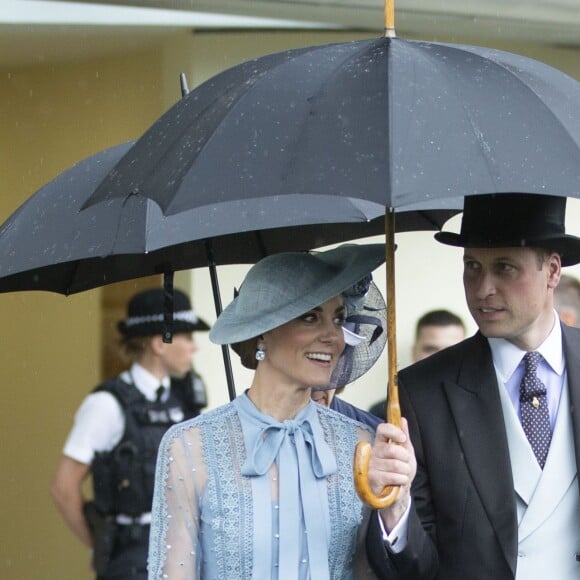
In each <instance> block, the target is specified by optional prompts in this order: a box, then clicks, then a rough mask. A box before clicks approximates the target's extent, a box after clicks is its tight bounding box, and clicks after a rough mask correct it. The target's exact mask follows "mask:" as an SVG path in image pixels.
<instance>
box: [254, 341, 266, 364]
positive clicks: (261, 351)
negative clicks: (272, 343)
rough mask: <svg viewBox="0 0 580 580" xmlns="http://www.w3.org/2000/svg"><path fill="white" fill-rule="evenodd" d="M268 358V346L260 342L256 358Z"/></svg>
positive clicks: (259, 359)
mask: <svg viewBox="0 0 580 580" xmlns="http://www.w3.org/2000/svg"><path fill="white" fill-rule="evenodd" d="M265 358H266V347H265V346H264V343H263V342H259V343H258V344H257V348H256V360H257V361H261V360H264V359H265Z"/></svg>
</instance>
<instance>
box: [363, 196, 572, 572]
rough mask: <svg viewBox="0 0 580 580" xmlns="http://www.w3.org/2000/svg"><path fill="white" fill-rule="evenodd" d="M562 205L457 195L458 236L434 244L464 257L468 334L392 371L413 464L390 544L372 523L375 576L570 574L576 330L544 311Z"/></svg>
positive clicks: (555, 267)
mask: <svg viewBox="0 0 580 580" xmlns="http://www.w3.org/2000/svg"><path fill="white" fill-rule="evenodd" d="M565 204H566V200H565V198H559V197H552V196H546V195H523V194H503V195H489V196H485V195H482V196H471V197H467V198H466V200H465V207H464V213H463V220H462V225H461V232H460V233H459V234H454V233H450V232H440V233H438V234H436V238H437V240H438V241H439V242H441V243H444V244H448V245H453V246H459V247H463V248H464V255H463V262H464V274H463V281H464V287H465V295H466V299H467V304H468V306H469V310H470V312H471V314H472V316H473V318H474V319H475V321H476V323H477V325H478V327H479V332H478V333H477V334H475V336H473V337H471V338H468V339H467V340H465V341H463V342H461V343H459V344H457V345H455V346H452V347H451V348H448V349H446V350H444V351H442V352H439V353H437V354H435V355H433V356H431V357H429V358H428V359H426V360H423V361H421V362H419V363H416V364H415V365H412V366H410V367H408V368H407V369H405V370H403V371H401V373H400V374H399V385H400V387H401V404H402V410H403V414H404V416H405V417H406V418H407V420H408V422H409V429H410V435H411V441H412V443H413V446H414V449H415V453H416V457H417V466H418V467H417V473H416V476H415V479H414V481H413V484H412V498H413V499H412V503H411V507H410V508H408V510H407V513H406V516H403V517H402V518H400V520H399V522H398V525H400V526H401V527H400V528H399V535H398V541H397V542H393V543H392V544H390V543H388V542H385V541H384V536H385V532H386V533H390V532H391V529H389V527H388V526H386V528H387V529H386V530H381V529H380V526H379V525H378V522H379V520H378V518H375V519H374V520H372V521H373V522H374V524H375V525H373V526H371V528H370V533H369V535H368V537H367V539H368V543H367V546H368V548H369V555H370V557H371V561H372V562H373V566H374V568H375V571H376V572H377V574H378V575H379V576H380V577H381V578H390V579H391V580H392V579H393V578H396V579H399V580H400V579H405V580H407V579H413V580H422V579H425V578H429V579H440V580H443V579H445V580H491V579H493V580H513V579H517V580H535V579H543V578H550V580H572V579H573V578H580V495H579V489H578V475H577V470H578V469H577V465H578V461H579V460H580V330H578V329H574V328H569V327H567V326H563V325H561V323H560V321H559V319H558V316H557V314H556V312H555V310H554V290H555V288H556V287H557V285H558V282H559V280H560V275H561V268H562V266H570V265H573V264H576V263H578V262H580V238H578V237H575V236H571V235H566V234H565V231H564V217H565V216H564V214H565ZM529 353H533V354H529ZM536 365H537V366H536ZM405 518H407V519H406V520H405ZM391 528H392V526H391Z"/></svg>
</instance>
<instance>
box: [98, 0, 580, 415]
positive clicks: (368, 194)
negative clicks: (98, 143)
mask: <svg viewBox="0 0 580 580" xmlns="http://www.w3.org/2000/svg"><path fill="white" fill-rule="evenodd" d="M390 6H391V8H392V3H391V4H390ZM386 29H387V35H386V37H384V38H379V39H376V40H367V41H358V42H350V43H341V44H332V45H323V46H312V47H307V48H303V49H298V50H290V51H285V52H281V53H277V54H272V55H268V56H264V57H261V58H258V59H255V60H253V61H250V62H246V63H244V64H241V65H239V66H236V67H233V68H232V69H229V70H228V71H225V72H224V73H222V74H220V75H217V76H216V77H214V78H213V79H210V80H209V81H207V82H206V83H204V84H203V85H201V86H200V87H199V88H198V89H196V90H194V91H192V92H191V93H190V94H189V95H187V96H186V97H185V98H184V99H183V100H182V101H181V102H179V103H177V104H176V105H175V106H174V107H172V108H171V109H170V110H169V111H168V112H167V113H166V114H165V115H164V116H163V117H161V119H159V121H157V122H156V123H155V124H154V125H153V126H152V127H151V128H150V129H149V130H148V131H147V132H146V133H145V134H144V135H143V137H141V138H140V139H139V140H138V141H137V143H136V145H135V147H134V148H132V149H131V150H130V151H129V152H128V154H127V155H126V156H125V158H124V159H123V160H122V161H121V162H120V163H119V164H118V166H117V167H116V168H115V170H114V171H113V172H111V173H110V174H109V175H108V176H107V178H106V179H105V180H104V181H103V182H102V183H101V184H100V186H99V187H98V189H97V190H96V191H95V194H94V195H93V196H92V198H91V199H90V200H89V203H88V205H90V204H92V203H97V202H99V201H103V200H110V199H126V198H128V197H130V196H131V195H135V194H139V195H143V196H145V197H150V198H152V199H155V200H156V201H157V202H158V203H159V204H160V206H161V207H162V208H163V210H164V212H165V213H166V214H168V215H170V214H175V213H178V212H181V211H185V210H190V209H191V208H195V207H204V206H205V205H207V204H210V203H214V202H216V201H221V200H226V199H232V198H235V199H241V198H244V199H260V198H262V197H264V196H270V195H279V196H286V195H292V196H293V195H296V194H304V195H307V196H308V195H312V194H316V195H318V196H322V198H324V197H326V198H327V203H328V205H329V206H330V205H332V204H333V203H336V202H337V200H339V199H342V198H345V197H349V198H360V199H365V200H368V201H371V202H374V203H377V204H380V205H381V206H383V207H385V208H387V212H388V214H389V216H388V217H389V219H388V220H387V221H391V222H393V223H390V226H389V231H390V233H389V234H388V239H387V245H388V247H389V248H390V249H389V250H388V251H387V255H388V256H389V255H390V256H391V257H392V252H391V249H392V248H393V245H394V244H393V232H394V216H393V214H394V212H395V211H397V209H398V208H400V207H401V206H402V205H404V206H409V205H411V206H412V205H413V204H416V203H419V204H423V205H424V207H429V204H430V203H432V202H433V201H434V200H438V203H441V201H440V200H445V199H446V198H449V197H451V196H456V195H471V194H478V193H486V194H489V193H502V192H525V193H550V194H554V195H562V196H569V195H570V196H572V195H578V192H579V191H580V107H579V104H580V83H578V82H577V81H575V80H574V79H572V78H570V77H569V76H567V75H565V74H564V73H562V72H560V71H558V70H556V69H554V68H552V67H549V66H547V65H545V64H543V63H540V62H538V61H535V60H532V59H529V58H525V57H523V56H519V55H515V54H511V53H507V52H503V51H498V50H494V49H489V48H481V47H474V46H463V45H453V44H443V43H433V42H420V41H410V40H400V39H397V38H395V37H394V16H393V14H392V11H389V10H387V22H386ZM389 263H390V260H389V259H388V260H387V272H388V284H389V285H391V286H392V287H391V289H390V291H389V292H388V294H389V295H388V297H387V298H388V301H387V304H388V309H389V313H390V315H389V320H390V321H392V324H390V325H389V373H390V377H389V393H388V397H387V399H388V401H389V403H388V407H387V409H388V418H389V420H390V421H391V422H394V423H395V424H397V423H399V422H400V411H399V410H398V394H397V388H396V350H395V344H394V343H395V341H394V337H395V315H394V308H395V306H394V285H393V284H394V283H393V275H394V268H393V267H392V265H391V266H389Z"/></svg>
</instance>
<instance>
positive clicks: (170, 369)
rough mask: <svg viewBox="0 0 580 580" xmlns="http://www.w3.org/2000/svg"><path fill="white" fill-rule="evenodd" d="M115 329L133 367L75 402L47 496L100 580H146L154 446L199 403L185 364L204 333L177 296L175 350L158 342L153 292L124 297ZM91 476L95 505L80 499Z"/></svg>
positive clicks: (158, 304)
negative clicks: (85, 548)
mask: <svg viewBox="0 0 580 580" xmlns="http://www.w3.org/2000/svg"><path fill="white" fill-rule="evenodd" d="M118 329H119V332H120V333H121V335H122V341H121V345H122V348H123V351H124V353H125V354H126V355H127V357H128V358H129V359H130V360H131V361H132V365H131V367H130V368H129V369H128V370H126V371H125V372H123V373H121V374H120V375H119V376H118V377H116V378H114V379H111V380H108V381H106V382H104V383H103V384H101V385H99V386H98V387H96V388H95V389H94V390H93V392H92V393H91V394H89V395H88V396H87V397H86V398H85V400H84V401H83V403H82V404H81V406H80V408H79V410H78V411H77V413H76V415H75V421H74V425H73V428H72V430H71V432H70V434H69V436H68V439H67V440H66V443H65V446H64V449H63V455H62V457H61V459H60V462H59V464H58V466H57V469H56V473H55V475H54V479H53V483H52V487H51V495H52V498H53V500H54V503H55V504H56V507H57V508H58V510H59V511H60V513H61V515H62V517H63V519H64V520H65V522H66V524H67V525H68V527H69V528H70V529H71V530H72V532H73V533H74V534H75V536H76V537H77V538H78V539H79V540H80V541H81V542H83V543H84V544H85V545H86V546H88V547H89V548H90V549H91V550H92V551H93V557H92V566H93V569H94V570H95V572H96V574H97V579H98V580H128V579H138V580H144V579H145V578H147V568H146V566H147V550H148V544H149V524H150V521H151V504H152V501H153V484H154V473H155V460H156V457H157V448H158V446H159V442H160V441H161V437H162V436H163V434H164V433H165V431H166V430H167V429H168V428H169V427H170V426H172V425H174V424H175V423H178V422H180V421H183V420H184V419H189V418H191V417H195V416H196V415H198V414H199V412H200V409H201V408H202V407H204V406H205V405H206V400H205V387H204V385H203V382H202V381H201V378H200V377H199V375H197V373H196V372H195V371H194V370H193V366H192V362H193V361H192V358H193V355H194V353H195V352H196V351H197V345H196V343H195V339H194V336H193V332H194V331H207V330H209V326H208V325H207V324H206V323H205V322H204V321H203V320H201V319H200V318H199V317H198V316H197V315H196V314H195V312H194V311H193V310H192V307H191V303H190V301H189V298H188V297H187V295H186V294H184V293H183V292H181V291H180V290H177V289H176V290H175V291H174V314H173V326H172V332H173V337H172V342H171V343H167V342H164V341H163V337H162V333H163V332H164V292H163V290H162V289H151V290H146V291H144V292H140V293H138V294H136V295H135V296H133V297H132V298H131V300H130V301H129V304H128V308H127V318H126V320H123V321H120V322H119V323H118ZM89 475H92V480H93V492H94V500H93V501H87V500H86V499H85V497H84V496H83V489H82V488H83V482H84V481H85V479H87V478H88V476H89Z"/></svg>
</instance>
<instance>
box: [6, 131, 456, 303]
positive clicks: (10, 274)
mask: <svg viewBox="0 0 580 580" xmlns="http://www.w3.org/2000/svg"><path fill="white" fill-rule="evenodd" d="M132 145H133V143H132V142H129V143H125V144H122V145H118V146H116V147H112V148H110V149H107V150H105V151H101V152H100V153H97V154H95V155H93V156H91V157H89V158H87V159H85V160H83V161H81V162H79V163H77V164H76V165H74V166H73V167H71V168H70V169H68V170H66V171H64V172H63V173H61V174H60V175H58V176H57V177H56V178H55V179H53V180H52V181H51V182H49V183H48V184H46V185H45V186H44V187H42V188H41V189H40V190H39V191H38V192H36V193H35V194H34V195H33V196H31V197H30V198H29V199H28V200H27V201H26V202H25V203H24V204H22V206H20V207H19V208H18V209H17V210H16V211H15V212H14V213H13V214H12V215H11V216H10V217H9V218H8V219H7V220H6V221H5V222H4V224H2V225H1V226H0V292H13V291H17V290H47V291H52V292H58V293H61V294H67V295H68V294H73V293H75V292H81V291H84V290H88V289H91V288H96V287H99V286H104V285H106V284H110V283H113V282H118V281H121V280H129V279H132V278H138V277H142V276H147V275H152V274H158V273H165V272H173V271H177V270H183V269H189V268H196V267H202V266H207V265H208V252H207V250H208V248H210V249H211V253H212V255H213V260H214V261H215V264H218V265H219V264H249V263H254V262H256V261H257V260H259V259H260V258H262V257H264V256H266V255H269V254H272V253H276V252H280V251H291V250H308V249H311V248H316V247H320V246H325V245H328V244H332V243H335V242H341V241H345V240H349V239H356V238H361V237H366V236H370V235H376V234H380V233H381V232H383V231H384V224H383V212H384V210H383V208H382V206H379V205H378V204H374V203H372V202H367V201H365V200H360V199H349V198H341V199H338V200H336V201H335V202H334V203H332V204H331V205H328V204H327V202H326V200H325V199H323V198H322V197H321V196H317V195H311V196H303V195H289V196H269V197H267V198H260V199H251V198H250V199H245V198H239V199H231V200H223V201H219V200H216V201H214V203H212V204H210V205H207V206H204V207H200V208H195V209H192V210H188V211H184V212H180V213H179V214H176V215H172V216H164V215H163V213H162V211H161V209H160V208H159V206H158V205H157V203H156V202H154V201H152V200H150V199H148V198H146V197H143V196H141V195H133V196H129V197H128V198H127V199H123V200H121V199H111V200H107V201H104V202H102V203H99V204H96V205H93V206H91V207H89V208H87V209H85V210H81V208H82V206H83V205H84V204H85V202H86V201H87V199H88V198H89V197H90V195H91V194H92V192H93V191H94V189H95V187H96V186H97V185H98V184H99V182H100V181H101V180H102V179H103V178H104V177H105V176H106V175H107V174H108V172H109V171H110V170H111V169H112V168H113V167H114V166H115V165H116V164H117V163H118V162H119V161H120V160H121V159H122V157H123V155H125V153H126V152H127V151H128V150H130V149H131V147H132ZM442 207H443V206H442ZM454 213H456V211H448V210H439V209H437V208H435V209H434V210H433V209H432V210H428V211H427V210H426V211H420V210H417V209H416V208H413V211H409V212H405V213H402V214H401V219H400V220H399V222H398V224H397V225H398V231H410V230H426V229H427V230H428V229H439V228H440V227H441V226H442V225H443V223H444V222H445V221H446V220H447V219H448V218H449V217H450V216H452V215H453V214H454Z"/></svg>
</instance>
